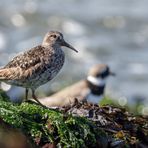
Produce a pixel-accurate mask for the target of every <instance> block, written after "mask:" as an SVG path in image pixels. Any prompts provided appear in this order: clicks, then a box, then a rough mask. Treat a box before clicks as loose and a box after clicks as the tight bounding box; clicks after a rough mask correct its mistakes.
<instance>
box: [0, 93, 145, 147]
mask: <svg viewBox="0 0 148 148" xmlns="http://www.w3.org/2000/svg"><path fill="white" fill-rule="evenodd" d="M0 135H1V136H0V147H8V148H9V146H10V144H11V146H12V145H13V146H14V147H15V148H19V147H22V148H32V147H42V148H47V147H48V148H54V147H72V148H75V147H92V148H93V147H98V148H99V147H100V148H107V147H111V148H115V147H141V148H144V147H147V146H148V116H142V115H133V114H131V113H129V112H128V111H127V109H125V108H120V107H117V106H114V105H101V106H98V105H94V104H89V103H87V102H77V100H76V102H75V104H74V105H73V106H70V107H63V108H56V109H52V108H51V109H49V108H44V107H41V106H39V105H38V104H36V103H33V102H24V103H22V104H14V103H12V102H10V101H9V98H8V97H7V95H6V94H5V93H4V92H3V91H0ZM15 141H17V142H15Z"/></svg>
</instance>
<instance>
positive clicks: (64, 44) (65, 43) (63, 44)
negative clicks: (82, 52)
mask: <svg viewBox="0 0 148 148" xmlns="http://www.w3.org/2000/svg"><path fill="white" fill-rule="evenodd" d="M62 46H65V47H68V48H70V49H72V50H74V51H75V52H78V51H77V50H76V49H75V48H73V47H72V46H71V45H69V44H68V43H67V42H65V41H63V42H62Z"/></svg>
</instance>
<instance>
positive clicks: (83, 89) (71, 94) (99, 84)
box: [40, 64, 115, 107]
mask: <svg viewBox="0 0 148 148" xmlns="http://www.w3.org/2000/svg"><path fill="white" fill-rule="evenodd" d="M110 75H112V76H114V75H115V74H114V73H113V72H111V71H110V68H109V67H108V66H107V65H105V64H97V65H94V66H93V67H92V68H91V69H90V70H89V72H88V76H87V78H86V79H85V80H81V81H79V82H77V83H75V84H73V85H72V86H68V87H66V88H65V89H63V90H61V91H59V92H57V93H55V94H53V95H51V96H49V97H46V98H43V99H40V101H41V102H42V103H43V104H44V105H46V106H48V107H59V106H68V105H70V104H73V103H74V100H75V98H77V99H78V101H83V100H87V101H88V102H91V103H99V101H100V100H101V99H102V98H103V97H104V90H105V85H106V80H107V78H108V77H109V76H110Z"/></svg>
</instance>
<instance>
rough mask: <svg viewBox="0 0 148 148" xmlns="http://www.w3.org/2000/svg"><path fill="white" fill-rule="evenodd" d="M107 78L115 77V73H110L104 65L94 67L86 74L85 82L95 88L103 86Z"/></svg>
mask: <svg viewBox="0 0 148 148" xmlns="http://www.w3.org/2000/svg"><path fill="white" fill-rule="evenodd" d="M108 76H115V73H113V72H111V71H110V68H109V66H108V65H106V64H97V65H94V66H93V67H92V68H91V69H90V70H89V72H88V77H87V80H88V81H89V82H90V83H92V84H94V85H97V86H100V85H105V80H106V78H107V77H108Z"/></svg>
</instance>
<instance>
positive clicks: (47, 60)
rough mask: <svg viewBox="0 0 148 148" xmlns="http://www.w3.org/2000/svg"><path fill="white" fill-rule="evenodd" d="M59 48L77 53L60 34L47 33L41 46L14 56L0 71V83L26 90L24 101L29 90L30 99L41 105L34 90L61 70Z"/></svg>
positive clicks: (62, 54) (61, 55)
mask: <svg viewBox="0 0 148 148" xmlns="http://www.w3.org/2000/svg"><path fill="white" fill-rule="evenodd" d="M61 46H65V47H68V48H71V49H72V50H74V51H76V52H77V50H76V49H74V48H73V47H72V46H71V45H69V44H68V43H67V42H65V40H64V38H63V35H62V33H60V32H58V31H50V32H48V33H47V34H46V35H45V37H44V39H43V42H42V44H41V45H38V46H36V47H34V48H31V49H30V50H28V51H26V52H24V53H23V54H20V55H18V56H16V57H15V58H13V59H12V61H10V62H9V63H8V64H7V65H6V66H4V67H3V68H1V69H0V81H3V82H5V83H8V84H11V85H16V86H21V87H24V88H26V100H27V99H28V91H29V89H31V91H32V98H33V99H34V100H36V101H37V102H38V103H39V104H41V103H40V102H39V101H38V99H37V97H36V95H35V90H36V89H37V88H38V87H39V86H40V85H43V84H45V83H47V82H48V81H50V80H51V79H53V78H54V77H55V76H56V75H57V73H58V72H59V71H60V69H61V68H62V66H63V64H64V59H65V55H64V52H63V51H62V49H61Z"/></svg>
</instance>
